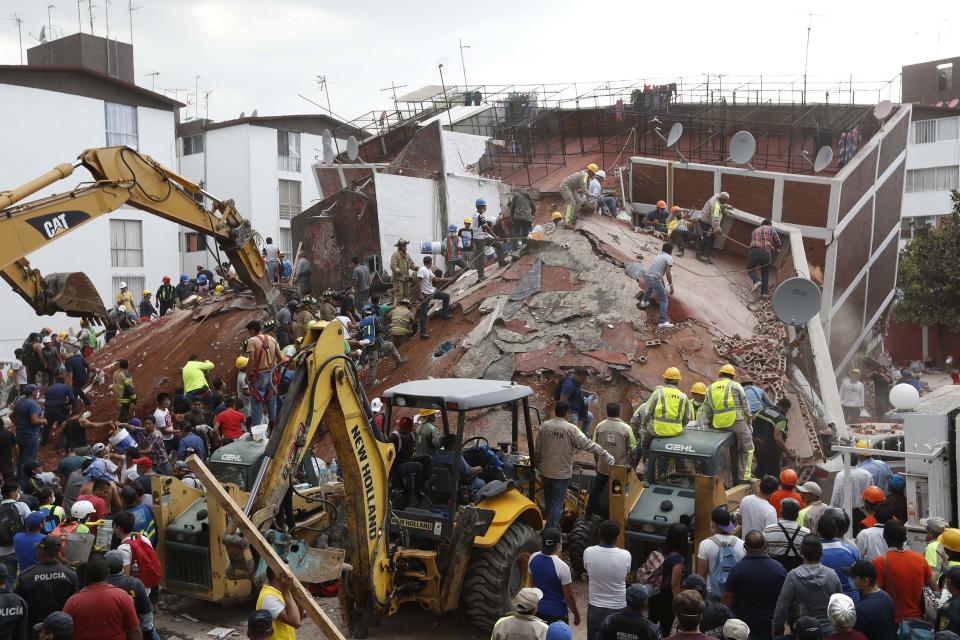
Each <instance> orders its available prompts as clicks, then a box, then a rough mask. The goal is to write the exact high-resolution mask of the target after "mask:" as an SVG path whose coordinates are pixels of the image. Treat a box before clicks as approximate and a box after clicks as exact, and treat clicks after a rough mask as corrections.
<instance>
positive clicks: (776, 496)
mask: <svg viewBox="0 0 960 640" xmlns="http://www.w3.org/2000/svg"><path fill="white" fill-rule="evenodd" d="M797 482H798V478H797V472H796V471H794V470H793V469H789V468H788V469H784V470H783V471H781V472H780V488H779V489H777V490H776V491H774V492H773V493H772V494H770V504H771V505H773V508H774V509H776V510H777V518H778V519H779V518H781V517H782V516H783V510H782V509H781V507H780V505H781V504H782V503H783V501H784V500H796V501H797V503H798V504H799V505H800V509H802V508H803V507H804V504H803V496H801V495H800V492H799V491H797ZM800 509H797V512H798V513H797V515H799V511H800Z"/></svg>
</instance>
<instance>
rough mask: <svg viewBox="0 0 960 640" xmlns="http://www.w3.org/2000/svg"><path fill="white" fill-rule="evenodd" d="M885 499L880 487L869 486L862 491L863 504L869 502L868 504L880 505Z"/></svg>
mask: <svg viewBox="0 0 960 640" xmlns="http://www.w3.org/2000/svg"><path fill="white" fill-rule="evenodd" d="M886 499H887V497H886V496H885V495H883V489H881V488H880V487H875V486H873V485H870V486H869V487H867V488H866V489H864V490H863V501H864V502H869V503H870V504H880V503H881V502H883V501H884V500H886Z"/></svg>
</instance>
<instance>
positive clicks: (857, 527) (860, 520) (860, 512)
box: [853, 485, 887, 537]
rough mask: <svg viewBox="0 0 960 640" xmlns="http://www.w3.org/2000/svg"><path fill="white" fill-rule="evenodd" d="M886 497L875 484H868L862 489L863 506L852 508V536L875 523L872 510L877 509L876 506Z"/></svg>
mask: <svg viewBox="0 0 960 640" xmlns="http://www.w3.org/2000/svg"><path fill="white" fill-rule="evenodd" d="M886 499H887V496H885V495H884V494H883V489H881V488H880V487H878V486H876V485H870V486H869V487H867V488H866V489H864V490H863V506H862V507H858V508H856V509H854V510H853V535H854V537H856V535H857V534H858V533H860V532H861V531H863V530H864V529H869V528H870V527H872V526H873V525H875V524H877V519H876V518H875V517H874V512H875V511H876V510H877V506H878V505H880V504H882V503H883V501H884V500H886Z"/></svg>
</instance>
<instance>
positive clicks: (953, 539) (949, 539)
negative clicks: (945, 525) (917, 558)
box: [937, 529, 960, 552]
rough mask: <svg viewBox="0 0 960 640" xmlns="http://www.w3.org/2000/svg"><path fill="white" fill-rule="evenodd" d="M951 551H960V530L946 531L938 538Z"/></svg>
mask: <svg viewBox="0 0 960 640" xmlns="http://www.w3.org/2000/svg"><path fill="white" fill-rule="evenodd" d="M937 539H938V540H939V541H940V542H941V543H942V544H943V546H944V548H945V549H947V550H949V551H954V552H957V551H960V529H944V530H943V533H942V534H940V537H939V538H937Z"/></svg>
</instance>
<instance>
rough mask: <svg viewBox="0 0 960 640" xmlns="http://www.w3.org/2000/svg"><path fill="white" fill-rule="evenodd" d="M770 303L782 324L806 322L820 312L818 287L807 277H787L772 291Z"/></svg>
mask: <svg viewBox="0 0 960 640" xmlns="http://www.w3.org/2000/svg"><path fill="white" fill-rule="evenodd" d="M772 304H773V312H774V313H775V314H777V318H779V319H780V322H782V323H783V324H786V325H790V326H796V325H800V324H806V323H807V322H809V321H810V320H811V319H813V317H814V316H816V315H817V314H818V313H820V287H818V286H817V285H816V283H814V282H813V281H812V280H810V279H809V278H804V277H802V276H797V277H795V278H789V279H787V280H784V281H783V282H781V283H780V286H778V287H777V289H776V290H775V291H774V292H773V301H772Z"/></svg>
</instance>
